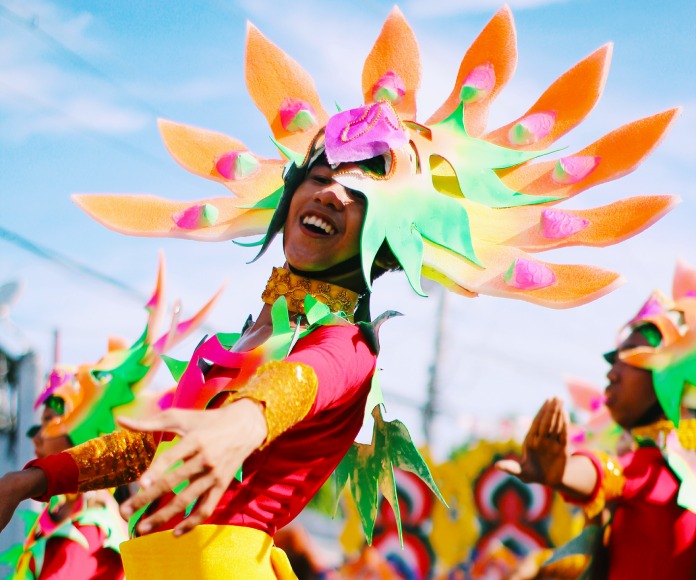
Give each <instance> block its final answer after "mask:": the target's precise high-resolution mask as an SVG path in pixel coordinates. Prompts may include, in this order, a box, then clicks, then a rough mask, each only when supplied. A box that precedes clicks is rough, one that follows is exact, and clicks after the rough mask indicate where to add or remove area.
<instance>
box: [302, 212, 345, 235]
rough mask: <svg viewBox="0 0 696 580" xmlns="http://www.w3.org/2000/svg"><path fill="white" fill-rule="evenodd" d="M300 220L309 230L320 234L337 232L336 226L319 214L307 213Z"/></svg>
mask: <svg viewBox="0 0 696 580" xmlns="http://www.w3.org/2000/svg"><path fill="white" fill-rule="evenodd" d="M300 222H301V223H302V225H303V226H304V227H305V229H307V230H308V231H309V232H311V233H313V234H317V235H320V236H331V235H333V234H335V233H336V227H335V226H334V225H333V224H330V223H329V222H328V221H326V220H325V219H323V218H321V217H319V216H317V215H311V214H310V215H306V216H304V217H303V218H302V219H301V220H300Z"/></svg>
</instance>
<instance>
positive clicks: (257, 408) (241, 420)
mask: <svg viewBox="0 0 696 580" xmlns="http://www.w3.org/2000/svg"><path fill="white" fill-rule="evenodd" d="M119 423H120V424H121V425H122V426H124V427H125V428H127V429H131V430H133V431H147V432H154V431H164V432H167V433H174V434H176V435H178V436H179V437H181V440H180V441H178V442H177V443H176V444H175V445H174V446H173V447H171V448H170V449H168V450H167V451H165V452H163V453H161V454H160V455H158V456H157V457H156V458H155V460H154V461H153V462H152V464H151V465H150V467H149V468H148V470H147V471H146V472H145V473H144V474H143V475H142V476H141V478H140V487H141V491H140V493H138V494H136V495H135V496H133V497H132V498H130V499H129V500H128V501H127V502H125V503H124V504H123V505H122V506H121V513H122V514H123V516H124V517H129V516H130V515H131V514H133V513H135V512H136V511H137V510H139V509H140V508H142V507H144V506H146V505H147V504H149V503H151V502H152V501H154V500H156V499H158V498H160V497H162V496H163V495H165V494H166V493H167V492H170V491H172V490H173V489H174V488H175V487H176V486H177V485H179V484H181V483H183V482H185V481H188V482H189V483H188V485H187V487H186V488H185V489H184V490H182V491H181V492H180V493H179V494H178V495H177V496H176V497H175V498H174V499H172V501H170V502H169V503H167V504H166V505H165V506H163V507H160V508H159V509H158V510H156V511H155V512H154V513H152V514H150V515H149V516H148V517H147V518H146V519H143V520H142V521H141V522H140V523H139V524H138V526H137V531H138V532H139V533H140V534H147V533H149V532H152V531H155V530H156V529H157V528H158V527H159V526H160V525H162V524H163V523H165V522H167V521H169V520H170V519H171V518H172V517H174V516H175V515H176V514H178V513H182V512H184V511H185V510H186V507H187V506H188V505H189V504H190V503H191V502H193V501H194V500H198V501H197V502H196V505H195V506H194V508H193V510H192V511H191V513H190V514H189V516H188V517H187V518H186V519H184V520H183V521H182V522H181V523H179V524H178V525H177V526H176V528H175V529H174V534H175V535H181V534H183V533H185V532H188V531H190V530H191V529H193V528H194V526H196V525H198V524H200V523H203V522H204V521H205V520H206V519H207V518H209V517H210V516H211V514H212V513H213V510H214V509H215V507H216V506H217V504H218V502H219V501H220V498H221V497H222V494H223V493H224V492H225V491H226V490H227V488H228V487H229V485H230V483H231V481H232V478H233V477H234V476H235V474H236V473H237V470H238V469H239V468H240V467H241V465H242V463H243V462H244V460H245V459H246V458H247V457H248V456H249V455H251V453H253V452H254V451H255V450H256V449H258V447H259V446H260V445H261V444H262V443H263V442H264V440H265V439H266V435H267V428H266V420H265V418H264V415H263V410H262V407H261V405H260V404H258V403H256V402H255V401H252V400H251V399H240V400H238V401H235V402H234V403H232V404H230V405H228V406H226V407H223V408H221V409H212V410H207V411H187V410H181V409H168V410H166V411H163V412H162V413H159V414H157V415H156V416H154V417H152V418H151V419H142V420H134V419H125V418H123V419H119ZM179 462H180V464H179V465H178V466H177V467H176V468H175V466H176V465H177V463H179Z"/></svg>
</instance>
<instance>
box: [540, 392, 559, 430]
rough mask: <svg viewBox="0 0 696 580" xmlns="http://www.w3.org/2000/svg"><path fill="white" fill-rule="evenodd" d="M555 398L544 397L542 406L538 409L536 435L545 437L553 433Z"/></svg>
mask: <svg viewBox="0 0 696 580" xmlns="http://www.w3.org/2000/svg"><path fill="white" fill-rule="evenodd" d="M555 403H556V399H546V401H545V402H544V406H543V407H542V408H541V410H540V411H539V424H538V428H537V433H536V434H537V437H546V436H547V435H549V434H551V433H553V431H552V429H553V425H554V419H555V415H556V406H555Z"/></svg>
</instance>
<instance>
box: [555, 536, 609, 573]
mask: <svg viewBox="0 0 696 580" xmlns="http://www.w3.org/2000/svg"><path fill="white" fill-rule="evenodd" d="M602 534H603V528H602V527H600V526H597V525H592V526H587V527H586V528H584V529H583V530H582V532H580V534H578V535H577V536H575V537H574V538H573V539H572V540H570V541H569V542H567V543H566V544H563V545H562V546H560V547H558V548H556V549H555V550H554V551H553V554H552V555H551V557H550V558H549V559H548V560H546V562H545V564H552V563H554V562H558V561H560V560H562V559H563V558H567V557H568V556H577V555H580V556H590V558H591V557H592V555H593V554H594V550H595V546H596V545H597V542H599V541H601V538H602ZM591 568H592V561H590V563H589V564H588V565H587V567H586V568H585V571H584V572H583V574H582V575H581V576H580V578H579V580H584V579H588V578H589V573H590V569H591Z"/></svg>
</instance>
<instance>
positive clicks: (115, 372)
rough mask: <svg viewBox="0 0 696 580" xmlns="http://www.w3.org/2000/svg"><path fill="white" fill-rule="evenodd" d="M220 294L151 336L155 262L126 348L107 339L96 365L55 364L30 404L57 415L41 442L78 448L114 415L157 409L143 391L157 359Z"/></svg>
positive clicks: (156, 297)
mask: <svg viewBox="0 0 696 580" xmlns="http://www.w3.org/2000/svg"><path fill="white" fill-rule="evenodd" d="M221 291H222V289H221V290H220V291H218V292H217V293H216V294H215V295H214V296H213V297H212V298H211V299H210V300H209V301H208V303H207V304H205V306H203V308H201V309H200V310H199V311H198V312H197V313H196V314H195V315H194V316H193V317H191V318H189V319H187V320H179V309H178V307H177V308H175V309H174V312H173V316H172V320H171V324H170V327H169V330H168V331H167V332H166V333H165V334H163V335H162V336H161V337H159V338H158V337H157V332H158V327H159V324H160V322H161V318H162V316H163V315H164V312H165V310H166V303H165V301H164V259H161V260H160V265H159V272H158V276H157V285H156V287H155V290H154V292H153V294H152V297H151V298H150V300H148V302H147V304H146V306H145V308H146V309H147V311H148V321H147V325H146V327H145V330H144V331H143V333H142V335H141V336H140V337H139V338H138V340H136V341H135V342H134V343H133V344H132V345H131V346H128V345H127V344H126V343H124V342H123V341H122V340H120V339H115V338H111V339H109V348H108V352H107V353H106V354H105V355H104V356H103V357H102V358H101V359H100V360H99V361H98V362H96V363H91V364H87V363H85V364H81V365H78V366H67V365H56V366H55V367H54V368H53V369H52V371H51V373H50V375H49V377H48V380H47V381H46V384H45V385H44V388H43V390H42V391H41V393H40V394H39V396H38V397H37V399H36V402H35V404H34V408H35V409H36V408H38V407H39V406H40V405H42V404H51V403H52V401H56V400H57V401H60V407H61V408H60V410H59V411H60V412H59V414H58V415H57V416H56V417H54V418H53V419H52V420H51V421H50V422H49V424H48V425H47V426H46V428H45V429H44V432H43V435H44V437H57V436H59V435H67V436H68V437H70V441H71V442H72V444H73V445H79V444H80V443H84V442H85V441H88V440H90V439H93V438H95V437H99V436H100V435H104V434H107V433H111V432H112V431H115V430H116V429H117V426H116V420H115V417H116V416H117V415H128V416H133V415H135V416H144V415H145V413H147V412H152V411H155V410H158V409H157V397H155V396H152V397H148V396H146V395H145V394H144V393H143V391H144V389H145V388H146V387H147V385H148V384H149V383H150V382H151V381H152V379H153V378H154V374H155V372H156V371H157V369H158V367H159V364H160V363H161V358H160V355H161V354H163V353H165V352H166V351H168V350H169V349H171V348H173V347H174V346H175V345H177V344H179V343H180V342H181V341H182V340H183V339H185V338H186V337H187V336H189V335H190V333H191V332H193V331H194V330H196V329H197V328H198V327H199V326H200V325H201V323H202V322H203V321H204V320H205V317H206V316H207V314H208V312H209V311H210V309H211V308H212V307H213V305H214V304H215V302H217V299H218V297H219V296H220V293H221Z"/></svg>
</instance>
